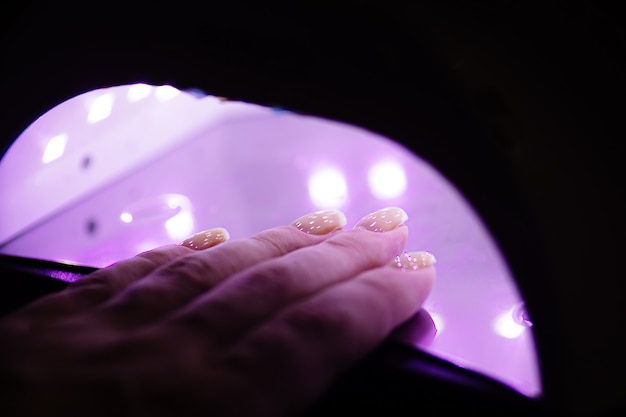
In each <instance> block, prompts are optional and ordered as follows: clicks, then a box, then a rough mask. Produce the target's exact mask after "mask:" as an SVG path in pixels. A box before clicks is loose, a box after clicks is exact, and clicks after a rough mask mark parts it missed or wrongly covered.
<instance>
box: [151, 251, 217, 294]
mask: <svg viewBox="0 0 626 417" xmlns="http://www.w3.org/2000/svg"><path fill="white" fill-rule="evenodd" d="M159 275H160V276H162V277H165V278H166V279H167V280H172V279H175V280H176V281H177V282H180V283H181V284H182V283H185V284H187V285H195V286H200V287H208V286H210V285H212V284H213V283H214V281H215V279H216V278H215V277H216V276H217V275H219V273H218V271H217V270H216V267H215V265H214V264H213V263H211V262H208V261H207V260H205V259H203V258H202V257H200V256H194V255H189V256H185V257H182V258H178V259H176V260H174V261H172V262H170V263H169V264H167V265H165V266H163V267H162V268H161V269H160V270H159Z"/></svg>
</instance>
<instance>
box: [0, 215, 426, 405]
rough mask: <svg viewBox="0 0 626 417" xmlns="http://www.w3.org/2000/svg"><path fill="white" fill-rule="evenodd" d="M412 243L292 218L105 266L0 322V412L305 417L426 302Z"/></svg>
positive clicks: (400, 236)
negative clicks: (399, 258) (213, 242)
mask: <svg viewBox="0 0 626 417" xmlns="http://www.w3.org/2000/svg"><path fill="white" fill-rule="evenodd" d="M406 239H407V228H406V226H400V227H398V228H397V229H395V230H392V231H388V232H385V233H375V232H371V231H368V230H347V231H344V230H338V231H334V232H331V233H329V234H325V235H313V234H307V233H303V232H301V231H299V230H298V229H296V228H295V227H292V226H282V227H277V228H274V229H269V230H267V231H264V232H262V233H260V234H258V235H256V236H253V237H250V238H245V239H238V240H232V241H228V242H226V243H222V244H220V245H218V246H215V247H212V248H210V249H206V250H201V251H194V250H191V249H189V248H186V247H184V246H174V245H172V246H166V247H161V248H158V249H155V250H153V251H150V252H146V253H143V254H141V255H138V256H136V257H134V258H131V259H127V260H124V261H121V262H119V263H117V264H114V265H112V266H110V267H108V268H105V269H102V270H100V271H97V272H95V273H93V274H91V275H89V276H87V277H85V278H84V279H83V280H81V281H79V282H77V283H75V284H72V285H71V286H69V287H68V288H67V289H66V290H64V291H61V292H59V293H57V294H53V295H50V296H47V297H45V298H43V299H40V300H38V301H37V302H35V303H33V304H31V305H29V306H27V307H25V308H23V309H21V310H19V311H17V312H15V313H13V314H11V315H9V316H7V317H5V318H4V319H3V320H2V321H1V322H0V338H1V340H2V344H1V347H0V368H2V374H1V376H0V379H1V381H0V382H2V386H3V387H4V388H3V390H4V394H5V397H6V398H5V399H3V401H2V404H1V405H0V414H2V415H10V413H11V412H15V413H19V414H20V415H43V414H46V415H64V416H85V415H88V416H101V415H102V416H105V415H107V416H110V415H116V416H124V415H129V416H130V415H136V414H137V413H140V414H142V415H143V414H145V415H150V416H169V415H176V416H178V415H196V414H197V415H214V416H215V415H219V416H231V415H232V416H236V415H237V416H242V415H254V416H283V415H294V414H297V413H298V412H301V411H303V410H305V409H306V408H307V406H309V405H311V404H312V403H313V402H314V401H315V400H316V399H317V398H318V397H319V396H320V395H321V394H322V393H323V392H324V389H326V388H327V387H328V386H329V384H330V383H331V382H332V381H333V379H334V378H335V377H337V376H338V375H339V374H340V373H341V372H343V371H345V370H346V369H347V368H349V367H350V366H352V365H354V364H355V363H356V362H357V361H358V360H359V359H361V358H363V357H364V356H365V355H367V354H368V353H369V352H371V351H372V350H373V349H374V348H375V347H376V346H377V345H378V344H379V343H380V342H381V341H382V340H383V339H384V338H385V337H386V336H387V335H389V333H390V332H391V331H392V330H393V329H394V328H395V327H397V326H398V325H399V324H401V323H402V322H404V321H405V320H407V319H408V318H410V317H411V316H412V315H413V314H415V313H416V312H417V311H418V310H419V309H420V307H421V305H422V303H423V302H424V300H425V299H426V297H427V295H428V293H429V292H430V290H431V288H432V285H433V281H434V278H435V270H434V268H433V267H427V268H424V269H419V270H417V271H410V272H409V271H404V270H402V269H399V268H397V267H391V266H389V265H388V264H389V262H390V261H391V260H392V259H393V258H394V256H395V255H397V254H399V253H402V252H403V250H404V245H405V243H406ZM7 387H8V388H7ZM4 407H8V408H9V410H5V411H7V412H6V413H5V411H3V410H2V408H4Z"/></svg>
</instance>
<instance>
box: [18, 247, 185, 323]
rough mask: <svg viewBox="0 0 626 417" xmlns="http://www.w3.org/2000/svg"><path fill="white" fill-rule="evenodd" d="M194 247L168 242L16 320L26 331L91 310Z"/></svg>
mask: <svg viewBox="0 0 626 417" xmlns="http://www.w3.org/2000/svg"><path fill="white" fill-rule="evenodd" d="M191 251H192V250H191V249H189V248H186V247H183V246H178V245H168V246H164V247H161V248H158V249H154V250H151V251H149V252H145V253H142V254H140V255H137V256H135V257H133V258H130V259H127V260H124V261H120V262H118V263H116V264H113V265H111V266H109V267H107V268H103V269H100V270H98V271H95V272H93V273H91V274H89V275H87V276H85V277H84V278H82V279H81V280H80V281H77V282H75V283H73V284H71V285H70V286H69V287H67V288H65V289H64V290H62V291H60V292H58V293H55V294H51V295H48V296H46V297H43V298H41V299H39V300H36V301H34V302H33V303H31V304H29V305H27V306H25V307H24V308H22V309H20V310H19V311H18V312H16V313H19V314H18V315H16V316H15V320H13V322H14V323H15V324H16V326H18V327H20V328H22V330H23V331H25V332H26V331H32V330H35V329H36V328H41V327H44V326H47V325H49V324H50V323H52V322H54V321H57V320H59V319H61V318H64V317H68V316H71V315H73V314H75V313H79V312H83V311H86V310H88V309H91V308H93V307H95V306H97V305H100V304H101V303H103V302H105V301H107V300H109V299H110V298H111V297H112V296H113V295H114V294H116V293H118V292H119V291H122V290H123V289H124V288H125V287H126V286H127V285H129V284H130V283H132V282H134V281H135V280H137V279H140V278H142V277H144V276H145V275H147V274H149V273H150V272H151V271H154V270H155V269H157V268H158V267H159V266H161V265H162V264H165V263H168V262H171V261H172V260H174V259H176V258H178V257H181V256H184V255H187V254H189V252H191Z"/></svg>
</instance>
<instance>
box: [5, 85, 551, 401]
mask: <svg viewBox="0 0 626 417" xmlns="http://www.w3.org/2000/svg"><path fill="white" fill-rule="evenodd" d="M102 97H107V98H106V99H103V98H102ZM98 100H102V101H101V102H100V104H97V105H96V103H98ZM88 103H92V105H91V108H92V111H93V112H94V115H93V116H92V118H91V120H94V121H95V120H96V119H99V120H103V119H102V117H103V116H104V115H105V114H108V117H107V120H106V122H105V123H95V124H94V123H90V121H89V120H87V118H86V117H85V105H86V104H88ZM113 103H115V111H112V106H113ZM98 108H99V110H98V111H96V110H95V109H98ZM105 110H106V111H105ZM90 113H91V112H90ZM96 116H97V117H96ZM59 132H67V136H66V137H65V139H63V138H61V139H56V142H57V143H56V144H55V145H50V143H53V142H52V141H50V140H49V141H48V145H46V144H45V143H42V142H41V138H54V137H55V136H56V135H59ZM94 135H95V136H94ZM67 137H71V141H69V142H68V141H67ZM62 142H64V144H63V146H61V143H62ZM47 146H50V150H49V151H47V150H46V151H44V155H45V154H46V152H48V156H46V157H45V158H42V149H43V147H47ZM61 148H65V149H64V151H61ZM70 148H71V149H70ZM418 151H419V150H418ZM418 153H419V152H418ZM60 155H63V157H62V158H59V156H60ZM53 156H54V158H56V162H55V163H53V164H52V163H50V164H46V163H44V164H42V161H43V162H46V161H48V162H49V161H52V160H54V158H53ZM85 156H89V161H93V163H91V164H88V165H85V164H81V161H84V160H85ZM37 178H44V179H45V181H43V180H42V181H43V182H42V184H44V185H42V186H40V187H37V186H36V185H35V180H36V179H37ZM0 194H1V195H0V197H1V198H2V201H19V202H21V204H20V206H19V207H20V209H19V210H15V207H14V206H0V252H2V253H6V254H13V255H19V256H29V257H35V258H43V259H52V260H69V261H72V262H76V263H80V264H85V265H90V266H96V267H103V266H107V265H109V264H110V263H112V262H114V261H116V260H119V259H123V258H127V257H130V256H133V255H135V254H136V253H138V252H140V251H144V250H148V249H150V248H153V247H156V246H159V245H164V244H168V243H178V242H179V241H180V240H182V239H184V238H186V237H188V236H189V235H191V234H193V233H195V232H198V231H200V230H204V229H207V228H212V227H224V228H226V229H227V230H228V231H229V232H230V235H231V237H232V238H233V239H236V238H242V237H247V236H250V235H252V234H255V233H258V232H260V231H261V230H264V229H266V228H269V227H273V226H278V225H284V224H290V223H291V221H293V219H295V218H298V217H300V216H301V215H302V214H305V213H310V212H312V211H317V210H320V209H326V208H341V210H342V211H343V212H344V213H345V215H346V217H347V220H348V226H347V227H350V224H354V223H355V222H356V221H358V219H360V218H361V217H362V216H364V215H366V214H367V213H370V212H373V211H375V210H378V209H380V208H382V207H384V206H388V205H389V203H390V202H389V201H384V202H383V201H381V200H389V199H395V198H401V201H400V202H399V205H400V206H401V207H402V208H403V209H404V210H405V211H406V213H407V214H408V216H409V218H408V220H407V221H406V226H407V227H408V230H409V235H408V240H407V245H406V250H407V251H415V250H426V251H429V252H432V253H433V254H435V256H436V257H437V261H438V262H437V265H436V268H437V280H436V282H435V286H434V288H433V291H432V293H431V294H430V296H429V298H428V299H427V300H426V302H425V304H424V310H425V311H427V312H428V313H430V314H429V316H428V323H430V326H431V327H428V326H426V327H424V329H426V330H428V329H430V330H429V331H421V332H411V331H406V332H404V333H403V334H404V335H405V336H406V337H408V339H405V340H403V342H404V343H408V344H409V345H411V346H413V347H414V348H415V349H422V350H425V351H427V352H430V353H432V354H433V355H436V356H438V357H440V358H442V359H446V360H449V361H451V362H453V363H455V364H457V365H459V366H463V367H467V368H470V369H472V370H476V371H478V372H481V373H483V374H485V375H488V376H490V377H492V378H495V379H497V380H499V381H502V382H504V383H506V384H509V385H510V386H512V387H513V388H515V389H517V390H518V391H519V392H521V393H523V394H525V395H528V396H531V397H536V396H538V395H540V394H541V380H540V377H539V370H538V364H537V358H536V355H535V348H534V339H533V332H532V328H530V326H529V325H526V324H525V323H526V322H528V320H527V315H526V314H525V312H523V311H522V312H520V311H521V310H520V309H519V306H520V305H522V302H523V300H522V299H521V297H520V294H519V292H518V290H517V287H516V285H515V281H514V279H513V276H512V274H511V272H510V271H509V269H508V267H507V264H506V261H505V259H504V258H503V256H502V254H501V253H500V251H499V249H498V247H497V245H496V243H495V242H494V240H493V239H492V238H491V236H490V234H489V232H488V230H487V229H486V228H485V227H484V225H483V223H482V222H481V220H480V218H479V217H478V216H477V214H476V213H475V212H474V210H473V209H472V207H471V206H470V205H469V204H468V203H467V201H465V200H464V198H463V196H462V195H461V193H459V192H458V190H457V189H456V188H455V187H454V186H453V185H452V184H450V183H449V182H448V181H447V179H446V178H445V177H443V176H442V175H441V174H440V173H439V172H438V171H437V170H436V169H435V168H434V167H432V166H431V165H430V164H429V163H428V162H426V161H424V160H423V159H421V158H420V157H419V156H418V155H415V154H412V153H410V152H408V151H407V150H406V149H405V148H403V147H400V146H398V145H397V144H396V143H394V142H393V141H391V140H389V139H387V138H385V137H382V136H380V135H377V134H374V133H372V132H370V131H367V130H365V129H361V128H358V127H355V126H351V125H348V124H344V123H339V122H335V121H330V120H325V119H321V118H317V117H313V116H305V115H299V114H296V113H293V112H276V111H274V110H273V109H271V108H265V107H262V106H258V105H254V104H247V103H242V102H236V101H229V100H226V101H225V100H220V99H218V98H216V97H212V96H206V97H204V98H202V99H197V98H195V97H193V96H191V95H188V94H186V93H181V92H180V91H178V90H176V89H175V88H174V87H171V86H159V87H153V86H146V85H143V84H136V85H133V86H121V87H115V88H110V89H105V90H96V91H93V92H90V93H86V94H84V95H81V96H78V97H76V98H75V99H72V100H69V101H67V102H65V103H62V104H61V105H59V106H57V107H55V108H54V109H52V110H51V111H50V112H49V113H46V114H45V115H43V116H42V117H41V118H39V119H38V120H37V121H36V122H34V123H33V124H32V125H31V126H30V127H29V128H28V129H27V130H26V131H24V133H23V134H22V135H21V136H20V137H19V138H18V140H17V141H16V142H15V143H14V145H13V146H12V147H11V148H10V149H9V151H8V152H7V154H6V155H5V158H3V160H2V161H0ZM393 204H394V205H395V204H396V202H393ZM96 224H97V227H96V228H94V227H90V225H91V226H93V225H96ZM50 242H54V244H50ZM511 306H518V307H516V308H515V311H513V310H511ZM517 316H519V317H520V318H519V319H516V317H517ZM423 318H426V316H424V317H423ZM421 323H422V325H423V324H425V323H427V321H425V320H422V321H421ZM409 330H411V329H409ZM412 337H414V338H412Z"/></svg>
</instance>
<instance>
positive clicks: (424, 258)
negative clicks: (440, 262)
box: [389, 251, 437, 271]
mask: <svg viewBox="0 0 626 417" xmlns="http://www.w3.org/2000/svg"><path fill="white" fill-rule="evenodd" d="M435 262H437V259H435V255H433V254H432V253H430V252H426V251H419V252H404V253H403V254H402V255H398V256H396V257H395V258H394V259H393V260H392V261H391V262H390V263H389V265H391V266H395V267H397V268H400V269H403V270H405V271H417V270H418V269H421V268H426V267H429V266H431V265H433V264H434V263H435Z"/></svg>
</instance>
